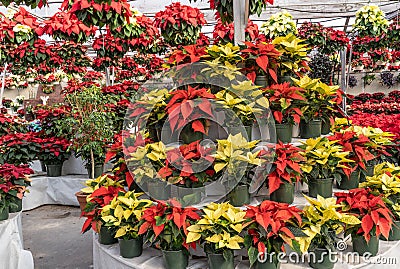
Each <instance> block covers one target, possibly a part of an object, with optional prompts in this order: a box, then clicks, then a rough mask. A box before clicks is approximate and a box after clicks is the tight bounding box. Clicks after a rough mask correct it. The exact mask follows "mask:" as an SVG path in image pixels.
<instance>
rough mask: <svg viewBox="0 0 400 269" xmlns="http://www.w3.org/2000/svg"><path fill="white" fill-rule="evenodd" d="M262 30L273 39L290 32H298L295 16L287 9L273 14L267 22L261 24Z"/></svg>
mask: <svg viewBox="0 0 400 269" xmlns="http://www.w3.org/2000/svg"><path fill="white" fill-rule="evenodd" d="M261 30H262V31H263V32H264V34H265V35H266V36H267V37H269V38H271V39H272V38H275V37H279V36H286V35H288V34H295V35H296V34H297V27H296V22H295V21H294V20H293V16H292V15H291V14H290V13H289V12H287V11H285V10H284V11H282V12H278V13H276V14H273V15H272V16H271V17H270V18H269V20H268V21H267V22H265V23H263V24H262V25H261Z"/></svg>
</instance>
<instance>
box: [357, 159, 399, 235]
mask: <svg viewBox="0 0 400 269" xmlns="http://www.w3.org/2000/svg"><path fill="white" fill-rule="evenodd" d="M399 186H400V167H398V166H395V165H394V164H391V163H389V162H384V163H381V164H378V165H376V166H375V169H374V173H373V175H372V176H369V177H368V176H367V177H366V181H365V182H363V183H361V184H360V188H369V189H370V190H371V193H372V194H374V195H376V196H382V197H383V201H384V202H385V204H386V206H387V207H388V208H389V209H390V210H391V211H392V213H393V225H392V229H391V230H390V233H389V237H388V238H387V240H389V241H394V240H400V206H399V203H400V189H399ZM381 239H382V236H381Z"/></svg>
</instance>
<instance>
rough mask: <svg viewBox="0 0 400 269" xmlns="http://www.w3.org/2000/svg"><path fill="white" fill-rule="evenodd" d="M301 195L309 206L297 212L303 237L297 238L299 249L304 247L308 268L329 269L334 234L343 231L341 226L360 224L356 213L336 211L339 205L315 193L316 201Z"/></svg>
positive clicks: (330, 268)
mask: <svg viewBox="0 0 400 269" xmlns="http://www.w3.org/2000/svg"><path fill="white" fill-rule="evenodd" d="M305 198H306V199H307V201H308V203H309V204H310V205H306V206H305V207H304V209H303V211H302V212H301V215H302V226H301V228H302V231H303V232H304V233H305V234H306V235H307V236H305V237H300V238H299V241H298V243H299V245H300V250H301V251H302V252H305V251H307V250H308V252H309V264H310V266H311V267H312V268H321V269H332V268H333V267H334V265H335V263H334V261H335V257H334V256H333V255H332V254H334V253H336V252H335V250H336V246H335V244H336V241H338V240H337V239H338V237H337V235H338V234H340V233H342V232H343V231H344V228H345V225H360V224H361V221H360V220H359V219H358V218H357V216H354V215H352V214H348V213H341V212H339V211H340V210H341V209H342V207H343V205H340V204H337V203H336V199H335V198H327V199H324V198H323V197H321V196H319V195H318V197H317V200H315V199H311V198H309V197H307V196H305ZM332 258H334V259H332Z"/></svg>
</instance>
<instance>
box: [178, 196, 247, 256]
mask: <svg viewBox="0 0 400 269" xmlns="http://www.w3.org/2000/svg"><path fill="white" fill-rule="evenodd" d="M202 212H203V214H204V215H203V217H202V218H201V219H200V220H198V221H197V222H196V224H194V225H191V226H189V227H188V228H187V230H188V231H189V233H188V235H187V238H186V243H191V242H195V241H198V240H200V242H202V243H203V244H204V249H205V251H206V252H207V253H223V254H224V257H225V259H228V257H229V255H232V250H235V249H241V247H242V246H243V243H244V238H243V237H242V236H240V233H241V232H242V231H243V229H244V228H245V227H246V226H247V222H246V218H245V216H246V212H245V211H243V210H241V209H239V208H236V207H234V206H232V205H231V204H229V203H228V202H225V203H220V204H218V203H210V204H209V205H207V206H206V207H205V208H204V209H202Z"/></svg>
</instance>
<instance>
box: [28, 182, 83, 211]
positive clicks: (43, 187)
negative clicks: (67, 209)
mask: <svg viewBox="0 0 400 269" xmlns="http://www.w3.org/2000/svg"><path fill="white" fill-rule="evenodd" d="M86 180H87V175H67V176H61V177H47V176H33V177H31V181H32V182H31V185H32V186H31V187H29V193H26V194H25V197H24V199H23V200H22V201H23V206H22V208H23V210H31V209H34V208H36V207H39V206H41V205H46V204H57V205H72V206H79V203H78V201H77V200H76V197H75V193H76V192H78V191H80V190H81V189H82V188H83V187H84V183H85V181H86Z"/></svg>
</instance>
